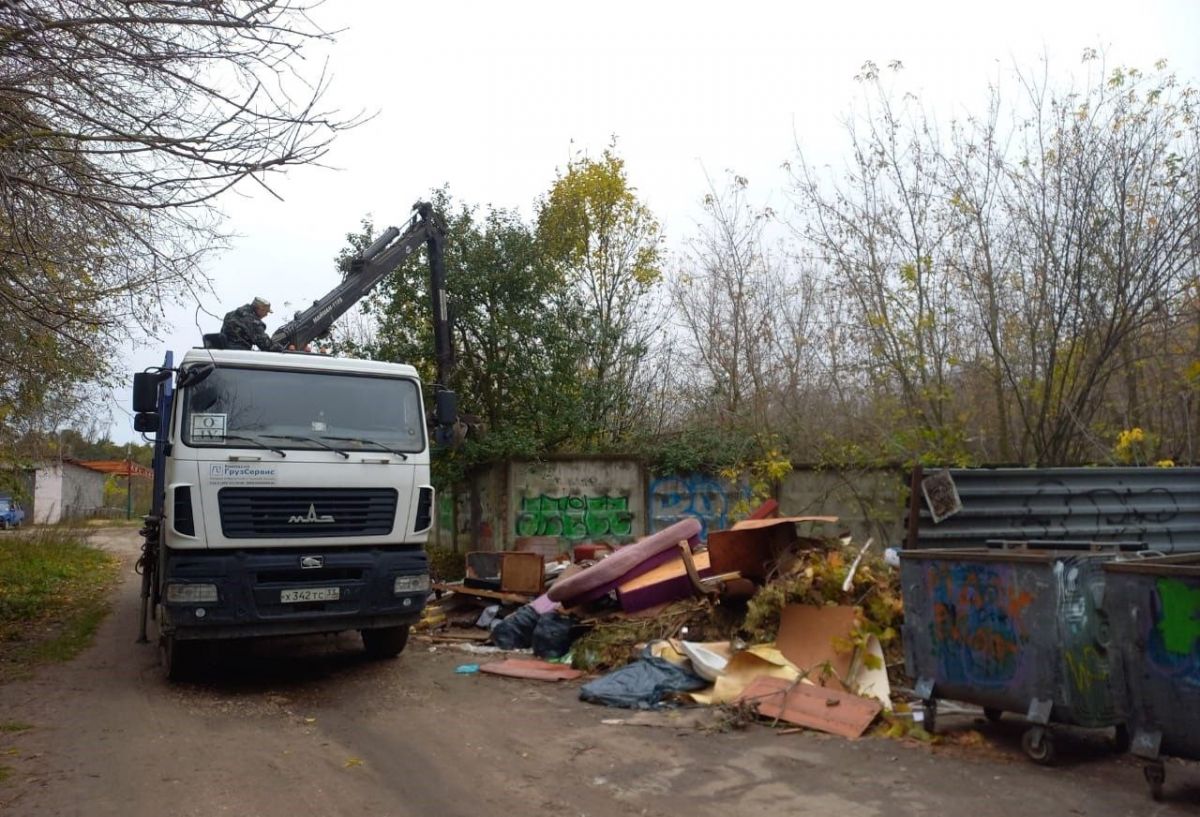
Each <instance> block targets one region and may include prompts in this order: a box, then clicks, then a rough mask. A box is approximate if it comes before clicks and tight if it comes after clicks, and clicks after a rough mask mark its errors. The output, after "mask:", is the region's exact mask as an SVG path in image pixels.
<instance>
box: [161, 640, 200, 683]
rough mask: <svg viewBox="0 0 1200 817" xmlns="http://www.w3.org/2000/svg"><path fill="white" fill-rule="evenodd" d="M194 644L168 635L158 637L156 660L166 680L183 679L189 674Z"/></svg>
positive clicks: (191, 667) (192, 665)
mask: <svg viewBox="0 0 1200 817" xmlns="http://www.w3.org/2000/svg"><path fill="white" fill-rule="evenodd" d="M195 646H196V645H195V644H193V643H191V642H188V641H180V640H179V639H177V638H175V637H174V636H169V635H164V636H162V637H160V638H159V639H158V660H159V663H160V664H161V665H162V670H163V674H164V675H165V676H166V677H167V680H168V681H183V680H186V679H187V677H188V676H189V675H190V674H191V672H192V670H193V669H194V662H193V660H192V659H193V657H194V655H195Z"/></svg>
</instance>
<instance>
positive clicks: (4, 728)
mask: <svg viewBox="0 0 1200 817" xmlns="http://www.w3.org/2000/svg"><path fill="white" fill-rule="evenodd" d="M32 728H33V724H32V723H25V722H23V721H0V732H28V731H29V730H30V729H32Z"/></svg>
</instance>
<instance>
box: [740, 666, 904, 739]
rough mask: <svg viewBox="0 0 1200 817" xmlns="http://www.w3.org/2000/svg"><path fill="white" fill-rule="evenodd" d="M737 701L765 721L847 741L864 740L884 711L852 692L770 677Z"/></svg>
mask: <svg viewBox="0 0 1200 817" xmlns="http://www.w3.org/2000/svg"><path fill="white" fill-rule="evenodd" d="M737 702H738V703H747V704H750V705H751V706H753V707H754V708H755V710H756V711H757V712H758V714H759V715H761V716H762V717H764V718H776V719H778V720H781V721H787V722H788V723H794V724H796V725H797V726H805V727H808V728H809V729H819V730H820V731H822V732H829V733H830V734H832V735H841V736H842V737H844V738H857V737H861V736H862V734H863V732H866V731H867V728H868V727H869V726H870V725H871V722H872V721H874V720H875V718H876V716H877V715H879V713H880V712H881V711H882V710H883V707H882V706H881V705H880V704H879V702H878V701H873V700H869V699H867V698H860V697H859V696H857V695H851V694H850V693H848V692H839V691H838V690H836V689H829V688H827V687H815V686H809V685H808V684H802V683H793V682H791V681H785V680H784V679H782V678H767V677H763V678H756V679H754V682H753V683H751V684H750V686H748V687H746V689H745V690H743V691H742V694H741V695H739V696H738V697H737Z"/></svg>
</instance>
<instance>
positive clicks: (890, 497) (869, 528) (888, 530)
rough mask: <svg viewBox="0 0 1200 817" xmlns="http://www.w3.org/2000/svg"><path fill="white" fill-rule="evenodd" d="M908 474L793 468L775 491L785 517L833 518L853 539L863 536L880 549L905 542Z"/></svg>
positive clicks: (862, 540) (862, 539)
mask: <svg viewBox="0 0 1200 817" xmlns="http://www.w3.org/2000/svg"><path fill="white" fill-rule="evenodd" d="M907 495H908V481H907V475H906V474H903V473H901V472H900V471H889V470H879V471H866V470H854V471H837V470H830V469H816V468H811V467H805V466H797V467H796V468H795V469H794V470H793V471H792V472H791V473H790V474H788V475H787V477H786V478H785V479H784V481H783V484H782V485H781V486H780V490H779V496H778V499H779V508H780V512H781V513H785V514H787V515H788V516H836V517H838V520H839V522H838V526H839V527H840V528H842V529H845V530H849V531H850V533H851V534H853V536H854V539H855V541H857V542H866V540H867V537H868V536H873V537H875V543H876V544H877V545H879V544H881V545H882V546H883V547H899V546H900V545H902V544H903V543H904V536H905V524H906V523H905V519H906V514H907V506H906V504H905V498H906V497H907Z"/></svg>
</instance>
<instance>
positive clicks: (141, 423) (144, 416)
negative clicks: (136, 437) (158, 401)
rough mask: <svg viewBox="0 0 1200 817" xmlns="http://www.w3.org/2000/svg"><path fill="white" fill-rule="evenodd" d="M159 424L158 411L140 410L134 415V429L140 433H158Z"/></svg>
mask: <svg viewBox="0 0 1200 817" xmlns="http://www.w3.org/2000/svg"><path fill="white" fill-rule="evenodd" d="M158 425H159V416H158V412H157V411H139V412H138V413H137V414H135V415H133V430H134V431H136V432H138V433H139V434H157V433H158Z"/></svg>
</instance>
